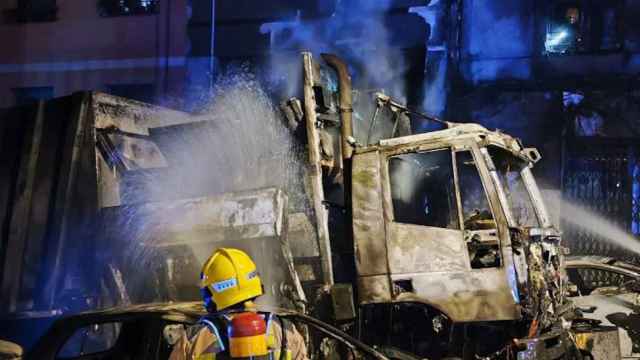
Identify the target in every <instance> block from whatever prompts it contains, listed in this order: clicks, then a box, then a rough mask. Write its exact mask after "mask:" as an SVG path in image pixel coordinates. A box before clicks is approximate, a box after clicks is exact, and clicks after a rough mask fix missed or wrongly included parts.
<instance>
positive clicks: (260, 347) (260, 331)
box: [169, 248, 307, 360]
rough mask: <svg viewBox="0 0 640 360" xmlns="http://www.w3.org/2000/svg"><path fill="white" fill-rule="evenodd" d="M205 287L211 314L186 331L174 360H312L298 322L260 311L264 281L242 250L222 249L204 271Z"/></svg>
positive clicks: (204, 294)
mask: <svg viewBox="0 0 640 360" xmlns="http://www.w3.org/2000/svg"><path fill="white" fill-rule="evenodd" d="M200 289H201V293H202V298H203V300H204V305H205V308H206V309H207V312H208V314H207V315H206V316H204V317H203V318H202V319H201V320H200V321H199V322H198V324H196V325H194V326H192V327H189V328H188V329H187V330H186V331H183V333H182V334H181V336H180V338H179V339H178V341H177V342H176V344H175V345H174V348H173V351H172V353H171V356H170V357H169V360H182V359H189V360H214V359H218V358H221V359H227V358H238V357H239V358H264V359H273V360H306V359H307V349H306V344H305V342H304V338H303V337H302V335H301V334H300V333H299V332H298V331H297V330H296V328H295V326H294V325H293V324H292V323H290V322H288V321H281V320H280V319H278V318H276V317H275V316H272V315H271V314H269V313H257V312H256V310H255V304H254V303H253V301H254V300H255V299H256V298H257V297H259V296H260V295H262V294H263V293H264V290H263V286H262V281H261V280H260V276H259V275H258V272H257V268H256V264H255V263H254V262H253V260H251V258H250V257H249V255H247V254H246V253H245V252H243V251H242V250H238V249H231V248H220V249H218V250H216V251H215V252H214V253H213V255H211V257H210V258H209V259H208V260H207V261H206V262H205V263H204V265H203V267H202V273H201V274H200ZM283 326H284V329H285V331H284V334H283V331H282V327H283ZM283 335H284V336H283Z"/></svg>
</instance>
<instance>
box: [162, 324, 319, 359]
mask: <svg viewBox="0 0 640 360" xmlns="http://www.w3.org/2000/svg"><path fill="white" fill-rule="evenodd" d="M273 320H274V321H270V322H269V323H270V325H269V328H268V329H267V337H268V338H267V344H268V347H269V352H270V355H271V356H270V358H271V359H274V360H281V359H286V360H308V359H309V358H308V356H307V346H306V344H305V341H304V337H303V336H302V335H301V334H300V332H298V330H297V329H296V328H295V326H294V325H293V324H292V323H291V322H289V321H283V322H281V321H280V320H279V319H273ZM281 323H282V324H284V327H285V339H286V349H282V343H283V338H282V327H281V325H280V324H281ZM214 326H215V325H214ZM217 327H218V328H219V327H220V326H217ZM216 332H217V333H218V334H216ZM225 334H226V329H218V330H217V331H215V330H213V329H212V326H206V325H204V324H201V323H199V324H197V325H194V326H191V327H189V328H188V329H187V331H185V332H183V333H182V336H181V337H180V338H179V339H178V341H177V342H176V344H175V345H174V347H173V351H172V352H171V356H169V360H223V359H224V360H226V359H231V357H230V356H229V355H228V350H227V351H223V348H224V345H223V341H221V339H220V338H219V336H225ZM283 350H284V351H286V353H285V355H284V357H281V351H283Z"/></svg>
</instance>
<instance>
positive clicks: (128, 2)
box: [98, 0, 160, 17]
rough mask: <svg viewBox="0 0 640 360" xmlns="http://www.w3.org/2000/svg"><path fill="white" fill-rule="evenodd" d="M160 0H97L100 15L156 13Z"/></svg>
mask: <svg viewBox="0 0 640 360" xmlns="http://www.w3.org/2000/svg"><path fill="white" fill-rule="evenodd" d="M159 8H160V0H99V1H98V13H99V14H100V16H102V17H111V16H125V15H149V14H157V13H158V10H159Z"/></svg>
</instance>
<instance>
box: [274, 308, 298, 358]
mask: <svg viewBox="0 0 640 360" xmlns="http://www.w3.org/2000/svg"><path fill="white" fill-rule="evenodd" d="M273 317H275V318H276V320H277V321H278V323H279V325H280V334H281V335H280V336H281V340H280V348H279V349H274V355H275V356H274V359H275V360H291V351H290V350H289V346H288V340H287V334H288V333H290V332H291V326H292V324H291V323H290V322H289V321H287V320H284V319H283V318H281V317H279V316H273ZM268 331H269V337H270V339H271V338H273V337H274V336H275V334H273V330H272V329H271V327H269V329H268ZM274 345H275V344H274Z"/></svg>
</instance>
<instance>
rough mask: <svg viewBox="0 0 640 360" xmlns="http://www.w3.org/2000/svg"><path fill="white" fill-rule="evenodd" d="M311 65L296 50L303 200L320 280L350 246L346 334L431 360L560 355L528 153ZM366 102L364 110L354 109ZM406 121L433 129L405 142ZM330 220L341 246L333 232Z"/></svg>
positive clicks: (500, 137)
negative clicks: (310, 215)
mask: <svg viewBox="0 0 640 360" xmlns="http://www.w3.org/2000/svg"><path fill="white" fill-rule="evenodd" d="M323 58H324V60H325V62H326V64H319V63H318V62H316V61H314V60H313V59H312V56H311V54H308V53H305V54H304V55H303V61H304V74H305V83H304V87H305V91H304V104H305V106H304V109H305V120H306V131H307V138H308V145H309V159H310V163H311V165H312V168H311V171H310V174H311V179H312V188H313V190H314V191H313V192H312V193H313V200H314V204H315V205H316V206H315V211H316V220H317V224H318V239H319V240H320V242H319V243H320V246H321V248H322V247H323V241H322V240H323V238H325V237H326V238H328V241H327V243H326V244H324V248H325V252H326V253H327V255H324V256H323V261H324V262H323V264H324V265H325V267H326V268H327V270H326V271H327V274H326V275H327V278H328V279H329V281H328V283H330V282H331V279H332V277H331V276H332V274H331V268H332V264H331V262H330V261H331V259H332V258H334V259H335V258H338V259H339V258H340V256H339V255H336V254H334V256H330V255H329V253H330V251H331V250H332V248H339V246H337V245H336V244H335V243H336V242H350V241H352V244H353V261H354V267H355V271H354V272H355V281H354V284H355V285H356V286H355V289H354V291H355V294H356V295H355V298H356V299H357V316H354V317H355V318H357V332H358V335H359V336H360V337H361V338H362V339H363V340H365V341H366V342H368V343H371V344H376V345H378V346H380V347H381V348H387V349H389V351H406V352H409V353H412V354H417V355H419V356H422V357H429V358H441V357H445V356H464V357H468V356H473V355H477V356H496V357H502V356H506V355H507V354H508V353H512V354H515V352H517V351H522V354H523V355H522V356H528V357H536V356H540V357H541V358H548V359H556V358H563V357H564V356H568V354H569V353H570V352H571V348H572V346H571V341H570V338H569V337H568V336H567V333H566V332H565V329H563V328H562V320H561V319H563V317H564V318H566V320H569V319H570V318H571V316H572V315H570V314H571V312H572V307H571V305H570V304H569V303H568V302H567V300H566V283H565V276H564V275H563V268H562V266H563V264H562V261H563V260H562V259H563V248H562V247H561V238H560V234H559V232H558V231H557V230H556V229H554V227H553V226H552V224H551V221H550V218H549V215H548V213H547V210H546V209H545V206H544V203H543V201H542V197H541V194H540V191H539V189H538V187H537V185H536V182H535V179H534V177H533V175H532V172H531V167H532V166H533V164H534V163H536V162H537V161H538V160H539V159H540V154H539V153H538V151H537V150H535V149H533V148H524V147H523V146H522V144H521V143H520V142H519V141H518V140H517V139H514V138H512V137H511V136H509V135H506V134H503V133H500V132H496V131H489V130H487V129H485V128H483V127H482V126H479V125H477V124H464V123H450V122H444V121H441V120H439V119H436V118H433V117H429V116H426V115H424V114H421V113H418V112H415V111H412V110H410V109H408V108H406V107H405V106H403V105H402V104H399V103H397V102H396V101H394V100H393V99H391V98H389V97H388V96H386V95H384V94H381V93H373V94H362V93H358V92H357V91H354V90H353V89H351V85H350V78H349V75H348V73H347V70H346V69H347V68H346V65H345V64H344V63H343V62H342V61H340V59H338V58H336V57H335V56H332V55H323ZM332 75H333V76H335V78H332ZM332 84H337V86H335V85H333V86H332ZM332 88H333V89H334V91H332ZM352 95H355V96H357V100H356V101H353V98H352ZM367 97H370V98H372V99H373V101H371V102H372V103H373V104H374V106H372V107H370V108H369V109H364V111H361V112H359V111H358V107H359V108H360V109H362V108H363V107H366V106H363V105H361V104H357V102H358V101H363V98H367ZM288 103H289V104H291V103H294V101H289V102H288ZM354 109H355V110H354ZM285 113H286V111H285ZM291 113H293V111H291ZM365 114H366V115H365ZM412 119H421V120H423V121H428V122H431V123H435V125H437V126H440V129H439V130H434V131H429V132H426V133H420V134H415V135H411V134H410V132H411V127H412V126H411V120H412ZM337 128H339V129H337ZM313 166H315V167H313ZM320 174H322V177H321V176H320ZM314 176H316V177H317V178H316V179H315V182H314ZM336 184H338V185H336ZM323 185H324V186H323ZM336 189H337V190H336ZM336 193H337V194H338V196H337V198H338V200H335V194H336ZM340 195H342V201H340ZM332 196H333V198H332ZM327 199H330V200H327ZM327 203H329V206H326V204H327ZM336 203H337V204H336ZM331 205H334V206H331ZM336 208H337V209H338V210H339V211H335V209H336ZM332 210H333V211H332ZM332 212H333V213H338V214H339V215H334V216H332V214H331V213H332ZM340 215H342V218H343V219H342V221H343V222H346V223H348V224H349V226H347V228H349V227H350V228H351V229H352V239H348V235H351V234H347V236H345V237H344V238H339V237H338V236H336V234H339V232H338V231H333V230H332V227H333V226H335V224H334V223H340V220H336V219H339V218H340ZM327 219H329V220H327ZM327 224H328V225H327ZM323 226H326V228H325V229H324V230H323V228H322V227H323ZM323 231H326V234H324V233H323ZM342 262H344V261H342ZM333 267H334V268H335V266H333ZM336 297H337V296H336ZM334 302H336V301H334ZM336 308H340V306H337V307H336ZM514 339H515V340H514ZM525 354H527V355H525ZM542 356H544V357H542Z"/></svg>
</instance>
